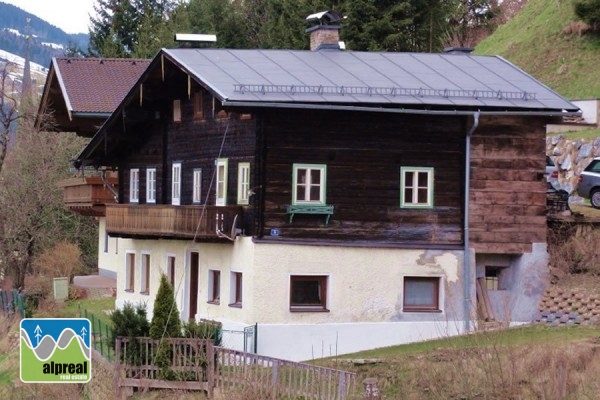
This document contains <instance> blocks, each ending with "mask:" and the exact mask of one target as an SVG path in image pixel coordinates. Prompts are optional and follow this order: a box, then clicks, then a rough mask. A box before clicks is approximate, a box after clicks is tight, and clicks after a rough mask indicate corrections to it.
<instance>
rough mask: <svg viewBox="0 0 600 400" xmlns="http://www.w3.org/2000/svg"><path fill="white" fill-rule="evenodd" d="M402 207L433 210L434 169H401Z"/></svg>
mask: <svg viewBox="0 0 600 400" xmlns="http://www.w3.org/2000/svg"><path fill="white" fill-rule="evenodd" d="M400 207H401V208H433V168H424V167H401V168H400Z"/></svg>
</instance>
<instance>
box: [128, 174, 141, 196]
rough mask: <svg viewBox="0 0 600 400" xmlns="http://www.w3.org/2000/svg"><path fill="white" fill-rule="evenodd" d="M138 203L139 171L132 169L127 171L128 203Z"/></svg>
mask: <svg viewBox="0 0 600 400" xmlns="http://www.w3.org/2000/svg"><path fill="white" fill-rule="evenodd" d="M139 201H140V170H139V168H132V169H131V170H129V202H130V203H138V202H139Z"/></svg>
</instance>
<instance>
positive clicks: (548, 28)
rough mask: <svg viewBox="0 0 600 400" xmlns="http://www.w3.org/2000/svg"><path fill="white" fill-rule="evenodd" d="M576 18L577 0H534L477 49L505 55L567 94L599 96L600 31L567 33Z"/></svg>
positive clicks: (579, 97) (537, 77) (477, 50)
mask: <svg viewBox="0 0 600 400" xmlns="http://www.w3.org/2000/svg"><path fill="white" fill-rule="evenodd" d="M576 21H577V17H576V16H575V13H574V11H573V0H529V1H528V3H527V4H526V5H525V6H524V7H523V9H522V10H521V12H519V14H517V15H516V16H515V17H514V18H513V19H512V20H511V21H509V22H508V23H506V24H504V25H502V26H500V27H499V28H498V29H497V30H496V31H495V32H494V33H493V34H492V35H490V36H489V37H487V38H486V39H485V40H483V41H482V42H481V43H479V44H478V45H477V47H476V48H475V51H474V53H475V54H480V55H500V56H502V57H504V58H506V59H507V60H508V61H510V62H512V63H513V64H515V65H517V66H518V67H520V68H521V69H523V70H524V71H525V72H527V73H529V74H531V75H532V76H534V77H535V78H536V79H538V80H540V81H541V82H543V83H544V84H546V85H548V86H549V87H550V88H552V89H554V90H555V91H556V92H558V93H559V94H561V95H562V96H564V97H566V98H569V99H590V98H600V67H599V66H600V33H597V34H596V35H592V34H583V35H579V34H577V33H574V34H565V33H563V30H564V29H565V28H566V27H568V26H569V25H570V24H572V23H574V22H576Z"/></svg>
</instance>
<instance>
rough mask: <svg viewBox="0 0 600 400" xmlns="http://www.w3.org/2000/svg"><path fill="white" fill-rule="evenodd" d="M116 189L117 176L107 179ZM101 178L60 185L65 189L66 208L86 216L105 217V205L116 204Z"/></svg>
mask: <svg viewBox="0 0 600 400" xmlns="http://www.w3.org/2000/svg"><path fill="white" fill-rule="evenodd" d="M105 181H106V182H108V183H109V184H111V185H113V186H115V187H116V185H117V182H118V179H117V177H116V176H114V177H109V178H106V179H105ZM105 181H103V180H102V178H101V177H99V176H88V177H78V178H69V179H65V180H63V181H61V182H59V183H58V185H59V186H60V187H62V188H63V199H64V203H65V207H67V208H68V209H69V210H71V211H73V212H76V213H78V214H81V215H85V216H93V217H103V216H104V215H105V205H106V204H109V203H115V196H114V194H113V193H112V192H111V191H110V190H109V189H108V187H106V185H105Z"/></svg>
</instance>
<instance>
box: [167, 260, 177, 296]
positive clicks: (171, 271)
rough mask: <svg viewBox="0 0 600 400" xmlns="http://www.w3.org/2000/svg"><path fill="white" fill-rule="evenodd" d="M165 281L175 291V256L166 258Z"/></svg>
mask: <svg viewBox="0 0 600 400" xmlns="http://www.w3.org/2000/svg"><path fill="white" fill-rule="evenodd" d="M166 272H167V273H166V275H167V279H168V280H169V283H170V284H171V287H173V291H175V256H167V271H166Z"/></svg>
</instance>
